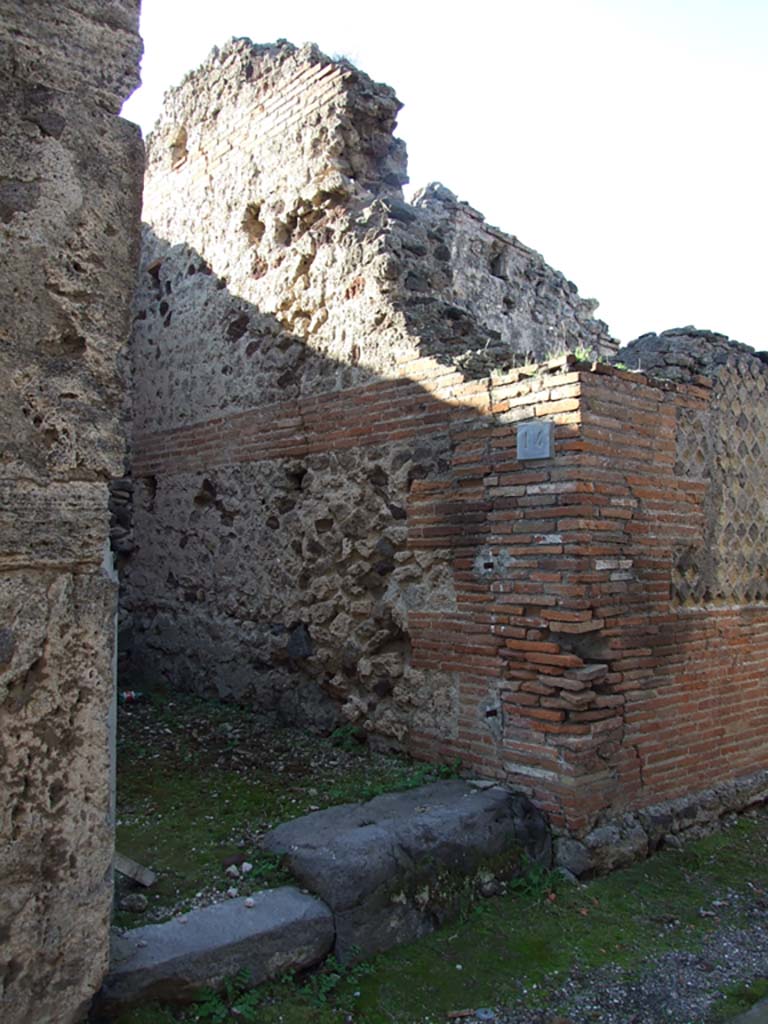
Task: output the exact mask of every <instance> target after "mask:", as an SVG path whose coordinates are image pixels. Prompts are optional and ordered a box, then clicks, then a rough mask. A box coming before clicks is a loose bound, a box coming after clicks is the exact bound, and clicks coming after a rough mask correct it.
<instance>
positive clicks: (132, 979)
mask: <svg viewBox="0 0 768 1024" xmlns="http://www.w3.org/2000/svg"><path fill="white" fill-rule="evenodd" d="M252 898H253V901H254V905H253V907H250V908H249V907H247V906H246V905H245V901H244V900H243V899H236V900H228V901H227V902H226V903H217V904H214V905H213V906H210V907H203V908H202V909H200V910H193V911H191V912H190V913H189V914H186V915H184V916H182V917H177V918H174V919H173V920H172V921H167V922H166V923H165V924H154V925H144V926H143V927H141V928H134V929H132V930H131V931H129V932H125V933H124V934H123V935H121V936H119V937H118V938H117V939H116V941H115V942H114V944H113V951H112V967H111V970H110V973H109V974H108V976H107V979H106V981H105V983H104V987H103V989H102V992H101V993H100V996H99V1000H98V1007H99V1011H100V1012H102V1013H114V1012H115V1011H116V1010H117V1009H119V1008H120V1007H121V1006H126V1005H130V1004H132V1003H137V1002H142V1001H145V1000H149V999H156V998H161V999H164V1000H184V999H189V998H190V996H191V995H193V994H194V992H195V991H196V990H198V989H200V988H201V987H202V986H205V985H214V986H215V985H216V984H218V983H219V982H221V980H222V979H223V978H225V977H228V976H230V975H233V974H237V973H238V972H239V971H242V970H244V969H245V970H247V971H248V972H249V974H250V977H251V981H252V983H253V984H254V985H256V984H259V983H260V982H262V981H266V980H267V979H268V978H273V977H275V976H276V975H278V974H281V973H283V972H284V971H287V970H291V969H300V968H304V967H309V966H311V965H312V964H315V963H317V962H318V961H320V960H321V959H322V958H323V957H324V956H325V954H326V953H328V952H329V950H330V949H331V947H332V945H333V917H332V915H331V912H330V911H329V910H328V908H327V907H326V906H325V905H324V904H323V903H321V901H320V900H317V899H315V898H314V897H312V896H307V895H306V894H304V893H301V892H299V890H298V889H294V888H293V887H292V886H284V887H283V888H280V889H270V890H268V891H266V892H261V893H257V894H255V895H254V896H253V897H252Z"/></svg>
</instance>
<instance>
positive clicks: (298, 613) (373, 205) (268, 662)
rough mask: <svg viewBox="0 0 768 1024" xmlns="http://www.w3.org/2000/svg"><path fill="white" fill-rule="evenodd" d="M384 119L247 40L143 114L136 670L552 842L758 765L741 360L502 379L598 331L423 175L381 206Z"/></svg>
mask: <svg viewBox="0 0 768 1024" xmlns="http://www.w3.org/2000/svg"><path fill="white" fill-rule="evenodd" d="M396 111H397V103H396V100H395V99H394V97H393V95H392V93H391V91H390V90H388V89H387V88H386V87H382V86H377V85H375V84H374V83H372V82H370V80H368V79H367V78H366V77H365V76H364V75H361V74H360V73H359V72H357V71H355V70H354V69H351V68H350V67H349V66H347V65H345V64H335V63H333V62H331V61H328V60H327V59H326V58H324V57H322V55H320V54H319V53H318V52H317V51H316V50H315V49H314V48H311V47H310V48H305V49H304V50H301V51H297V50H295V49H294V48H292V47H290V46H288V45H287V44H281V45H278V46H276V47H253V46H252V45H251V44H249V43H247V42H246V41H237V42H235V43H233V44H231V45H230V46H228V47H226V48H225V49H224V50H223V51H222V53H220V54H219V53H215V54H214V55H213V56H212V58H211V60H210V61H209V63H208V64H207V65H206V66H205V67H204V68H203V69H201V70H200V71H199V72H196V73H195V74H194V75H193V76H191V77H190V78H189V79H188V80H187V81H186V82H185V83H184V84H183V85H182V86H181V87H180V89H179V90H178V91H177V92H175V93H173V94H172V95H171V97H170V100H169V103H168V106H167V109H166V112H165V114H164V116H163V119H162V120H161V122H160V126H159V128H158V131H157V132H156V133H155V135H154V137H153V139H152V141H151V143H150V174H149V177H148V182H147V196H148V199H147V206H146V215H147V217H148V219H149V221H150V223H149V224H148V226H147V228H146V229H145V240H144V254H143V262H142V272H141V275H140V290H139V295H138V300H137V310H136V327H135V332H134V341H133V353H134V368H135V378H136V394H137V406H138V417H137V424H136V433H135V436H134V451H133V458H132V472H133V486H134V499H135V500H134V505H133V535H131V533H130V529H129V527H128V526H126V527H125V534H124V537H123V538H122V543H123V545H124V552H123V553H124V555H125V560H124V575H125V580H126V587H125V598H124V602H123V607H124V614H125V634H126V643H125V652H126V658H127V661H128V663H129V665H130V667H131V670H132V671H133V672H134V673H136V674H135V675H134V677H133V678H134V679H136V680H137V681H138V680H139V679H141V678H146V679H149V680H152V679H162V678H165V679H166V680H168V681H170V682H172V683H173V685H176V686H180V687H191V688H193V689H196V690H198V691H200V692H204V693H210V694H221V695H224V696H230V697H234V698H235V699H239V700H242V701H244V702H246V703H250V704H252V705H254V706H256V707H259V708H261V709H265V710H266V709H269V708H278V709H280V710H282V712H283V713H284V714H285V715H286V716H287V717H289V718H291V719H292V720H298V721H304V722H310V723H312V724H314V725H317V726H320V727H322V728H326V729H329V728H331V727H332V726H333V725H334V724H335V723H337V722H339V721H351V722H354V723H357V724H359V725H361V726H362V727H363V728H364V729H365V730H367V731H368V732H369V733H370V735H371V736H372V737H375V738H377V739H378V741H379V742H389V743H396V744H399V745H402V746H406V747H407V748H408V749H410V750H412V751H414V752H415V753H417V754H419V755H420V756H424V757H429V758H435V759H443V760H447V759H452V758H456V757H459V758H461V759H462V761H463V762H464V764H465V766H466V767H468V768H469V767H473V768H474V769H476V770H479V771H481V772H482V773H484V774H486V775H488V776H496V777H499V778H504V779H506V780H508V781H510V782H512V783H513V784H514V785H516V786H517V787H520V788H524V789H525V790H527V791H528V792H529V793H530V794H531V795H532V796H533V797H534V798H535V799H536V800H537V801H538V803H539V804H540V805H541V806H542V807H543V808H545V809H546V810H547V811H548V812H549V814H550V817H551V820H552V821H553V823H554V824H556V825H567V826H568V827H569V828H571V829H572V830H574V831H579V832H585V831H587V830H589V829H590V828H592V827H593V826H594V825H595V823H596V822H599V821H600V820H601V819H602V818H603V817H604V816H605V815H610V814H616V813H620V812H622V811H623V810H624V809H631V808H638V807H641V806H647V805H650V804H655V803H658V802H659V801H663V800H666V799H669V798H673V797H676V796H679V795H681V794H684V793H686V792H690V791H692V790H696V791H701V790H703V789H705V788H706V787H707V786H708V785H710V784H712V783H721V782H724V781H728V780H734V779H744V778H746V777H748V776H750V775H753V774H754V772H755V771H758V770H760V769H762V768H764V767H765V766H766V760H767V759H766V753H765V750H764V747H762V746H760V743H759V742H758V740H759V733H758V732H757V731H754V732H753V731H752V722H753V720H754V722H755V723H757V724H756V725H755V730H759V729H763V728H764V725H765V723H764V721H763V718H762V717H761V716H762V715H763V714H764V701H765V698H764V693H763V691H764V683H763V679H764V668H765V666H764V656H763V647H762V636H763V633H764V630H765V616H764V610H763V607H762V601H763V600H764V593H765V592H764V587H765V580H764V578H763V577H764V571H763V569H762V565H763V549H764V538H765V529H766V527H765V522H764V515H763V514H762V511H761V510H762V508H763V507H764V502H763V500H762V490H761V484H760V480H761V479H762V475H763V473H762V469H763V446H762V444H761V441H762V438H763V436H764V427H763V419H764V417H763V413H762V412H761V411H760V408H761V407H760V401H761V394H762V388H763V386H764V374H763V364H762V362H761V361H760V360H759V359H758V358H756V357H754V356H752V355H750V354H749V353H748V351H747V350H746V349H745V347H743V346H742V347H739V346H734V345H733V344H732V343H729V342H728V341H727V339H724V338H722V337H720V336H714V335H707V334H703V335H702V334H701V333H699V334H694V335H690V332H686V331H685V330H684V331H681V332H669V333H668V334H667V335H663V336H660V337H659V338H656V337H655V336H654V337H653V338H644V339H640V340H639V341H638V342H637V343H635V344H634V345H632V346H629V347H628V349H627V350H626V351H625V352H624V353H622V357H623V359H624V361H625V362H626V363H627V364H628V365H630V366H633V367H635V366H637V365H638V363H639V364H640V366H641V367H642V368H643V369H646V368H647V369H648V370H649V373H650V374H651V375H650V376H649V375H647V374H643V373H638V372H628V371H624V370H620V369H612V368H610V367H608V366H605V365H604V364H596V365H595V367H594V368H593V367H591V365H590V364H589V363H584V362H581V363H580V362H578V361H577V360H576V359H575V357H573V356H570V357H569V356H562V357H560V358H555V359H552V360H550V361H549V363H545V364H544V365H541V366H539V367H538V368H536V369H535V368H531V367H528V368H525V367H522V368H521V367H519V366H518V368H515V365H516V364H519V363H520V362H521V361H525V360H526V358H529V357H530V355H531V354H534V355H537V356H539V357H541V356H543V355H546V354H548V353H550V352H551V351H552V350H560V351H562V350H563V349H567V348H578V349H579V352H580V353H582V352H583V350H585V349H586V350H589V351H592V352H596V353H597V354H600V353H604V354H610V353H611V352H612V351H613V350H614V347H615V346H614V345H613V343H612V342H611V341H610V339H609V338H608V337H607V335H606V334H605V329H604V326H603V325H601V324H600V322H599V321H596V320H594V319H593V318H592V316H591V313H592V311H593V304H590V303H587V302H584V301H583V300H581V299H579V297H578V295H577V294H576V293H575V289H574V288H573V286H572V285H570V284H569V283H568V282H567V281H566V280H565V279H564V278H563V277H562V276H561V275H559V274H557V273H556V272H554V271H552V270H551V269H550V268H548V267H547V266H546V265H545V264H544V263H543V262H542V261H541V259H540V258H539V257H538V256H537V255H536V254H535V253H533V252H532V251H531V250H528V249H526V248H525V247H524V246H522V245H521V244H520V243H519V242H517V241H516V240H515V239H512V238H509V237H508V236H504V235H502V234H501V233H500V232H498V231H496V229H493V228H489V227H488V226H487V225H485V224H484V222H483V220H482V217H481V216H480V215H479V214H477V212H476V211H474V210H472V209H471V208H469V207H467V206H466V205H465V204H462V203H459V202H458V201H457V200H456V198H455V196H453V195H452V194H451V193H450V192H448V190H447V189H445V188H444V187H443V186H439V185H433V186H430V187H428V188H427V189H425V190H424V191H423V192H422V193H421V194H420V196H419V197H418V198H417V199H416V201H415V202H414V204H413V205H408V204H406V203H404V202H403V201H402V196H401V194H400V192H399V183H400V182H401V181H402V180H403V177H404V163H403V152H402V147H401V146H400V145H399V144H398V143H396V142H395V141H394V140H393V139H392V135H391V131H392V128H393V126H394V117H395V114H396ZM636 357H637V358H636ZM659 378H663V379H659ZM522 421H545V422H548V423H551V424H552V427H553V437H554V450H553V453H552V455H551V457H548V458H544V459H538V460H533V461H522V460H521V459H520V458H519V457H518V455H519V453H518V450H517V429H518V424H519V423H520V422H522ZM730 437H732V438H733V446H732V447H731V446H730V445H728V443H727V442H726V438H730ZM732 484H733V486H732ZM702 539H703V543H702ZM731 641H733V643H732V642H731ZM734 643H735V644H737V645H738V646H739V649H740V650H741V651H742V652H743V654H744V658H743V660H738V661H734V655H733V651H734ZM726 676H727V677H728V678H729V679H736V680H737V684H738V685H737V686H736V688H735V689H731V688H730V687H729V684H727V683H726V682H724V680H725V678H726ZM738 730H742V732H745V731H746V734H748V735H749V737H751V738H754V740H755V742H754V743H753V742H752V739H750V743H749V744H747V745H746V746H742V747H739V748H738V750H737V749H736V740H735V735H736V732H737V731H738ZM712 744H715V745H719V746H718V749H721V750H722V753H718V754H717V756H716V757H712V756H710V753H709V750H710V747H711V745H712ZM750 792H751V791H750ZM729 799H730V797H729ZM729 806H730V805H729ZM640 833H641V834H642V836H644V837H645V838H644V839H643V840H642V841H643V842H645V843H646V844H647V842H648V841H649V840H648V835H647V834H646V833H645V832H644V831H643V830H642V829H640Z"/></svg>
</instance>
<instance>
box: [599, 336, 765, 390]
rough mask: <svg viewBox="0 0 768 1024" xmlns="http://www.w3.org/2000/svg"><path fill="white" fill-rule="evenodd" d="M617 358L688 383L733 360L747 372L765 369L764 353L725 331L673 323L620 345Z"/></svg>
mask: <svg viewBox="0 0 768 1024" xmlns="http://www.w3.org/2000/svg"><path fill="white" fill-rule="evenodd" d="M617 359H618V360H619V361H620V362H623V363H625V364H626V366H627V367H628V368H629V369H631V370H641V371H642V372H643V373H644V374H646V376H648V377H662V378H664V379H665V380H673V381H676V382H678V383H688V382H690V381H692V380H693V379H694V378H695V377H696V376H698V375H701V376H704V377H716V376H718V375H719V374H720V372H721V371H722V369H723V368H724V367H726V366H734V365H736V364H737V363H738V364H740V365H742V366H743V367H744V368H748V369H749V374H750V375H751V376H753V377H754V376H757V375H760V376H762V375H763V374H765V373H768V353H766V352H755V350H754V349H753V348H752V347H751V346H750V345H745V344H743V343H742V342H740V341H733V340H732V339H731V338H729V337H728V336H727V335H725V334H718V333H717V332H716V331H706V330H701V329H700V328H698V327H693V326H688V327H673V328H671V329H670V330H667V331H662V332H661V333H660V334H655V333H652V332H651V333H648V334H643V335H641V336H640V337H639V338H635V340H634V341H631V342H630V343H629V344H628V345H626V346H625V347H623V348H621V349H620V350H619V352H618V354H617Z"/></svg>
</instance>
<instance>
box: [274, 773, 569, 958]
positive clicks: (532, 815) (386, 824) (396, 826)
mask: <svg viewBox="0 0 768 1024" xmlns="http://www.w3.org/2000/svg"><path fill="white" fill-rule="evenodd" d="M264 845H265V847H266V848H267V849H268V850H270V851H271V852H273V853H280V854H283V855H284V857H285V861H286V863H287V864H288V866H289V867H290V869H291V871H293V873H294V874H295V875H296V877H297V879H298V880H299V882H300V883H301V884H302V885H303V886H305V887H306V888H308V889H309V890H310V891H311V892H314V893H316V894H317V895H318V896H320V898H321V899H323V900H324V901H325V902H326V903H327V904H328V906H329V907H330V908H331V910H332V911H333V914H334V921H335V925H336V947H335V948H336V953H337V955H338V956H339V957H341V958H342V959H344V960H350V959H354V958H357V957H363V956H369V955H371V954H373V953H376V952H379V951H380V950H384V949H389V948H390V947H391V946H395V945H398V944H400V943H403V942H408V941H410V940H413V939H416V938H419V937H420V936H422V935H426V934H428V933H429V932H431V931H432V930H433V929H434V928H436V927H437V926H438V925H439V924H440V923H442V922H443V921H446V920H449V919H450V918H451V916H453V915H455V914H456V912H457V911H458V909H459V907H460V905H461V895H462V893H467V892H468V891H471V887H472V883H473V879H474V878H475V876H477V874H478V872H485V875H484V878H486V880H487V873H488V872H491V873H492V874H494V875H496V876H498V877H499V878H505V877H512V876H514V875H516V874H519V873H520V872H521V871H522V870H523V869H524V867H525V865H526V863H527V862H528V860H529V859H530V860H532V861H534V862H536V863H538V864H542V865H544V866H546V867H548V866H549V864H550V861H551V841H550V835H549V831H548V829H547V826H546V824H545V822H544V819H543V818H542V816H541V814H540V813H539V812H538V811H537V810H536V809H535V808H534V807H533V805H532V804H530V803H529V801H528V800H526V799H525V798H524V797H520V796H515V795H514V794H512V793H510V792H509V791H508V790H506V789H503V788H501V787H499V786H493V787H489V788H484V789H478V788H476V787H474V786H472V785H471V784H470V783H467V782H461V781H458V780H456V781H446V782H435V783H432V784H431V785H428V786H422V787H419V788H418V789H413V790H409V791H408V792H405V793H387V794H385V795H383V796H378V797H375V798H374V799H373V800H370V801H368V802H367V803H363V804H345V805H343V806H340V807H331V808H329V809H328V810H325V811H316V812H315V813H313V814H308V815H305V816H304V817H302V818H297V819H295V820H294V821H290V822H287V823H286V824H284V825H279V826H278V827H277V828H275V829H273V830H272V831H271V832H270V833H268V835H267V836H266V837H265V839H264Z"/></svg>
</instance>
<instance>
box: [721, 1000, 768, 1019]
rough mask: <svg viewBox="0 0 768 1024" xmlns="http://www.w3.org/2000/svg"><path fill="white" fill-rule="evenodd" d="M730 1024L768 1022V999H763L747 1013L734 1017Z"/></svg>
mask: <svg viewBox="0 0 768 1024" xmlns="http://www.w3.org/2000/svg"><path fill="white" fill-rule="evenodd" d="M730 1024H768V999H761V1000H760V1002H759V1003H755V1005H754V1006H753V1007H752V1008H751V1009H749V1010H747V1012H746V1013H742V1014H740V1015H739V1016H738V1017H734V1018H733V1019H732V1020H731V1021H730Z"/></svg>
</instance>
